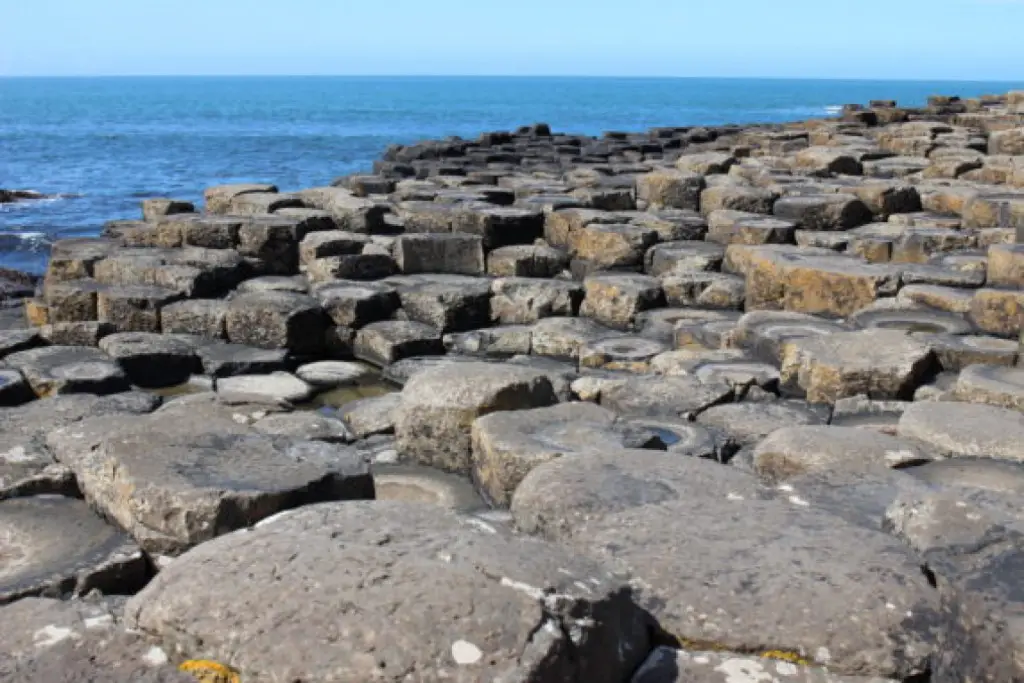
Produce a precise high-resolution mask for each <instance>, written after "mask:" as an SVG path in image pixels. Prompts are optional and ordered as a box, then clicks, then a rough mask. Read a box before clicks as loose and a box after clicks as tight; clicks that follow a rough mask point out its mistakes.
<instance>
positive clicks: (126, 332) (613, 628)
mask: <svg viewBox="0 0 1024 683" xmlns="http://www.w3.org/2000/svg"><path fill="white" fill-rule="evenodd" d="M1022 243H1024V92H1021V93H1010V94H1008V95H1004V96H992V97H986V98H980V99H975V100H960V99H958V98H953V97H935V98H932V99H931V100H930V101H929V104H928V106H927V107H925V108H919V109H907V108H900V107H898V106H897V105H896V103H893V102H873V103H870V105H868V106H848V107H846V108H845V109H844V111H843V113H842V116H841V117H840V118H838V119H827V120H815V121H806V122H801V123H794V124H785V125H763V126H747V127H739V126H721V127H687V128H660V129H655V130H652V131H649V132H646V133H616V132H611V133H607V134H606V135H604V136H603V137H601V138H587V137H582V136H576V135H564V134H557V133H553V132H552V131H551V129H550V128H549V127H548V126H547V125H545V124H537V125H533V126H528V127H524V128H521V129H519V130H517V131H514V132H491V133H486V134H483V135H482V136H480V138H479V139H477V140H463V139H448V140H437V141H427V142H423V143H420V144H416V145H411V146H395V147H392V148H389V149H388V150H387V151H386V153H385V154H384V155H383V157H382V158H381V159H380V160H379V161H378V162H377V163H376V164H375V165H374V169H373V173H372V174H369V175H355V176H349V177H345V178H340V179H338V181H336V182H335V183H334V184H333V185H332V186H330V187H320V188H310V189H304V190H300V191H297V192H279V191H278V188H276V187H275V186H274V185H271V184H252V185H232V186H218V187H211V188H209V189H208V190H207V191H206V193H205V202H204V206H203V207H202V211H197V207H195V206H193V205H192V204H191V203H189V202H185V201H177V200H171V199H150V200H145V201H144V202H143V203H142V219H141V220H132V221H114V222H111V223H109V224H108V225H107V226H106V228H105V230H104V234H103V236H102V237H99V238H94V239H71V240H62V241H59V242H57V243H55V244H54V245H53V248H52V253H51V259H50V263H49V267H48V271H47V273H46V276H45V278H44V279H43V281H42V282H41V283H39V284H38V287H36V286H35V283H32V282H25V281H21V282H17V281H16V280H17V279H16V278H6V277H5V278H4V279H7V280H11V281H12V287H13V288H14V289H12V290H11V291H10V293H9V296H8V298H11V299H12V300H17V301H18V303H17V304H16V305H14V306H11V307H8V308H6V309H5V310H3V311H2V316H0V406H3V407H2V408H0V431H2V434H3V436H4V437H5V438H4V445H3V446H2V447H0V605H3V606H2V607H0V681H12V682H13V681H25V680H31V681H51V680H52V681H58V680H59V681H70V680H75V681H96V682H97V683H98V682H99V681H104V682H107V681H124V682H127V681H147V682H156V681H164V682H171V681H180V682H182V683H184V682H187V681H195V680H200V681H218V682H225V681H230V682H234V683H242V682H244V683H256V682H264V681H265V682H271V681H277V682H284V681H288V682H291V681H303V683H314V682H317V681H323V682H325V683H326V682H327V681H333V682H339V681H351V682H354V683H355V682H358V683H363V682H365V681H395V682H396V683H397V682H399V681H403V682H405V681H466V682H469V681H503V682H511V681H524V682H525V681H530V682H531V683H555V682H557V683H564V682H568V681H573V682H576V683H627V682H631V683H684V682H685V683H783V682H790V681H792V682H800V683H893V682H900V683H963V682H965V681H974V682H979V683H980V682H982V681H989V682H992V683H995V682H999V683H1012V682H1019V681H1024V594H1022V593H1021V591H1020V580H1021V577H1022V576H1024V506H1022V505H1021V502H1022V500H1024V497H1022V496H1024V366H1022V364H1021V363H1022V362H1021V360H1020V357H1021V347H1020V341H1019V339H1020V335H1021V331H1022V327H1024V244H1022ZM17 287H21V288H22V289H21V290H18V289H17ZM26 290H27V291H26ZM32 290H34V292H35V293H34V294H32ZM22 296H25V298H24V301H23V303H22V302H20V299H21V297H22Z"/></svg>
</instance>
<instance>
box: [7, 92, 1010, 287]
mask: <svg viewBox="0 0 1024 683" xmlns="http://www.w3.org/2000/svg"><path fill="white" fill-rule="evenodd" d="M1020 87H1022V84H1021V83H997V82H989V83H974V82H934V81H932V82H926V81H922V82H911V81H809V80H808V81H798V80H741V79H668V78H657V79H655V78H651V79H645V78H636V79H624V78H484V77H480V78H475V77H465V78H448V77H437V78H412V77H408V78H404V77H308V78H307V77H273V78H270V77H268V78H233V77H223V78H80V79H64V78H52V79H38V78H7V79H0V187H4V188H15V189H31V190H37V191H39V192H43V193H46V194H55V195H60V197H59V198H57V199H51V200H45V201H36V202H25V203H17V204H9V205H0V267H7V268H16V269H20V270H26V271H31V272H42V270H43V269H44V268H45V264H46V255H47V253H48V247H49V244H50V243H51V242H52V241H53V240H55V239H60V238H62V237H75V236H90V235H95V234H97V233H98V231H99V230H100V228H101V226H102V224H103V223H104V222H105V221H107V220H111V219H115V218H136V217H138V216H139V206H138V205H139V200H140V198H143V197H150V196H173V197H176V198H183V199H189V200H192V201H199V200H200V198H201V196H202V190H203V188H204V187H206V186H208V185H213V184H218V183H232V182H247V181H264V182H273V183H276V184H277V185H278V186H280V187H281V189H282V190H289V189H299V188H302V187H309V186H314V185H322V184H326V183H329V182H330V181H331V180H332V179H334V178H335V177H337V176H339V175H343V174H346V173H352V172H357V171H366V170H369V168H370V166H371V164H372V163H373V160H374V159H375V158H377V157H378V156H379V155H380V153H381V152H382V151H383V150H384V148H385V147H387V146H388V145H389V144H391V143H395V142H413V141H416V140H420V139H424V138H435V137H443V136H447V135H461V136H464V137H475V136H476V135H478V134H479V133H480V132H482V131H485V130H504V129H511V128H515V127H517V126H520V125H525V124H530V123H536V122H541V121H543V122H547V123H549V124H550V125H551V126H552V128H553V129H554V130H556V131H559V132H570V133H585V134H599V133H602V132H604V131H606V130H627V131H634V130H644V129H647V128H650V127H653V126H669V125H696V124H721V123H750V122H761V121H764V122H781V121H790V120H799V119H805V118H811V117H821V116H827V115H829V114H831V113H835V112H836V110H837V108H838V107H839V106H841V105H842V104H844V103H849V102H858V103H863V102H867V101H868V100H869V99H882V98H885V99H896V100H898V101H899V102H900V103H901V104H904V105H921V104H924V102H925V100H926V98H927V96H928V95H932V94H950V95H952V94H957V95H961V96H963V97H972V96H977V95H981V94H985V93H998V92H1005V91H1007V90H1010V89H1014V88H1020Z"/></svg>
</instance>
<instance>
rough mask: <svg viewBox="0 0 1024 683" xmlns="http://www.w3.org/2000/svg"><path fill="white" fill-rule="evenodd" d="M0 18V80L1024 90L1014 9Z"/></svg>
mask: <svg viewBox="0 0 1024 683" xmlns="http://www.w3.org/2000/svg"><path fill="white" fill-rule="evenodd" d="M0 18H2V21H0V75H124V74H132V75H136V74H138V75H142V74H147V75H148V74H160V75H164V74H181V75H184V74H268V75H269V74H374V75H376V74H408V75H418V74H445V75H447V74H472V75H475V74H481V75H491V74H507V75H616V76H624V75H646V76H714V77H717V76H741V77H742V76H749V77H806V78H894V79H896V78H909V79H932V78H933V79H968V80H970V79H975V80H1020V79H1022V78H1024V38H1022V35H1024V34H1022V33H1021V31H1022V29H1024V0H856V1H855V0H814V1H812V0H776V1H774V2H772V1H769V0H618V1H616V2H612V1H610V0H513V1H511V2H504V1H501V0H369V1H366V0H287V1H286V2H281V0H173V1H170V0H0Z"/></svg>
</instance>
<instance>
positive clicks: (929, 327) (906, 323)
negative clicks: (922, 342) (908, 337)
mask: <svg viewBox="0 0 1024 683" xmlns="http://www.w3.org/2000/svg"><path fill="white" fill-rule="evenodd" d="M875 327H877V328H879V329H882V330H906V331H907V332H925V333H928V334H941V333H942V332H945V331H946V328H945V327H943V326H942V325H936V324H935V323H922V322H912V321H910V320H888V321H884V322H878V323H876V324H875Z"/></svg>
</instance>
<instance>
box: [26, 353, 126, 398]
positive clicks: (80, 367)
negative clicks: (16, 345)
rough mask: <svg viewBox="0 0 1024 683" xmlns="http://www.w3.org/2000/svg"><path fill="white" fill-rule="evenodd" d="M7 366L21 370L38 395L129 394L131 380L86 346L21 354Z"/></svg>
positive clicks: (102, 355) (106, 357)
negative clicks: (124, 392) (123, 392)
mask: <svg viewBox="0 0 1024 683" xmlns="http://www.w3.org/2000/svg"><path fill="white" fill-rule="evenodd" d="M6 360H7V364H8V365H9V366H10V367H12V368H15V369H17V370H20V371H21V374H22V375H24V376H25V379H26V380H28V383H29V385H31V387H32V390H33V391H34V392H35V393H36V395H37V396H39V397H41V398H44V397H47V396H56V395H62V394H99V395H103V394H115V393H117V392H121V391H127V390H128V388H129V383H128V378H127V377H126V376H125V374H124V372H122V370H121V369H120V368H119V367H118V366H117V364H115V363H113V362H112V361H111V360H110V358H109V357H108V356H107V355H106V354H104V353H103V352H101V351H99V350H98V349H92V348H86V347H82V346H44V347H40V348H36V349H30V350H28V351H19V352H18V353H13V354H11V355H9V356H8V357H7V359H6Z"/></svg>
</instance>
